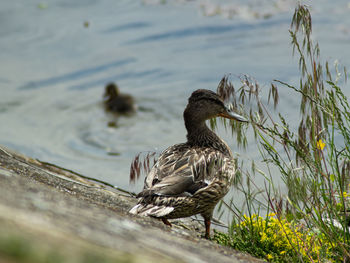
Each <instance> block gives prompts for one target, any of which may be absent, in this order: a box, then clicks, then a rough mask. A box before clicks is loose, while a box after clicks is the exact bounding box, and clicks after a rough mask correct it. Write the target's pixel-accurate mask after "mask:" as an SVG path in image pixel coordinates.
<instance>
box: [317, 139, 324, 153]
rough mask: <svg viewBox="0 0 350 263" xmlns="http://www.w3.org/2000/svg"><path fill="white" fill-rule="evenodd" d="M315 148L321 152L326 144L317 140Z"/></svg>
mask: <svg viewBox="0 0 350 263" xmlns="http://www.w3.org/2000/svg"><path fill="white" fill-rule="evenodd" d="M316 146H317V149H319V150H321V151H322V150H323V148H324V147H325V146H326V144H325V143H324V142H323V141H322V140H321V139H319V140H318V142H317V144H316Z"/></svg>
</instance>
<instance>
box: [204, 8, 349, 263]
mask: <svg viewBox="0 0 350 263" xmlns="http://www.w3.org/2000/svg"><path fill="white" fill-rule="evenodd" d="M289 33H290V36H291V44H292V48H293V54H294V55H296V56H298V57H299V69H300V81H299V85H298V86H293V85H290V84H288V83H284V82H282V81H279V80H275V81H274V82H273V83H272V84H271V88H270V91H269V94H268V98H267V100H268V101H269V103H270V104H272V106H270V105H264V103H263V102H262V100H261V98H260V96H261V94H260V87H259V84H258V83H257V82H256V81H254V80H253V79H251V78H249V77H247V76H244V77H242V79H241V82H242V86H241V88H240V89H239V90H238V91H235V90H234V89H233V88H232V87H233V86H232V84H231V83H229V81H228V79H227V78H224V79H223V80H222V82H221V83H220V85H219V87H221V86H223V87H224V88H225V87H226V88H227V90H230V92H231V93H232V94H231V95H232V97H233V98H234V100H235V101H234V102H233V104H234V105H241V107H242V109H244V110H245V112H249V114H246V116H247V115H248V116H247V117H249V119H250V125H249V128H251V129H252V130H253V131H254V134H255V139H256V142H257V147H258V149H259V152H260V154H261V157H262V160H263V163H262V164H259V165H264V169H261V168H260V167H258V165H257V164H256V163H254V162H252V163H251V168H250V169H247V170H243V169H241V171H240V174H241V175H243V176H241V177H242V178H245V180H242V181H237V184H236V187H237V188H238V190H239V191H240V192H241V193H243V195H244V197H245V202H244V204H243V205H242V206H238V205H237V204H235V203H234V202H233V201H232V202H231V203H230V204H229V205H226V207H227V208H228V210H229V211H231V212H232V213H233V214H234V216H233V220H232V221H233V222H232V224H231V226H230V230H229V233H228V234H223V233H219V232H217V233H216V235H215V238H214V239H215V240H216V241H217V242H219V243H221V244H225V245H229V246H232V247H234V248H236V249H239V250H243V251H246V252H249V253H251V254H253V255H255V256H258V257H261V258H264V259H267V260H269V261H271V262H348V261H349V260H350V233H349V214H350V202H349V196H348V195H349V193H350V105H349V102H348V99H347V98H346V96H345V95H344V93H343V92H342V88H341V85H344V84H345V83H346V80H347V74H346V69H345V68H344V69H342V70H340V69H339V66H338V65H335V69H334V70H330V68H329V64H328V62H326V63H324V66H323V63H321V59H320V48H319V45H318V44H317V43H316V44H315V43H314V42H313V41H312V19H311V15H310V12H309V10H308V8H307V7H306V6H304V5H298V6H297V8H296V10H295V13H294V16H293V18H292V23H291V27H290V30H289ZM341 77H342V78H343V79H341ZM280 88H288V89H290V90H291V92H293V93H294V94H295V96H298V97H300V120H299V125H298V126H297V127H291V125H290V123H292V121H289V120H288V117H289V116H283V115H282V114H280V113H279V112H278V109H279V105H278V104H279V97H278V90H279V89H280ZM218 89H219V88H218ZM221 89H222V87H221ZM284 103H285V102H284ZM252 104H254V105H253V106H254V108H255V109H257V110H253V107H252ZM271 108H274V109H275V112H271V111H270V110H269V109H271ZM294 116H295V114H294ZM211 124H212V125H213V126H215V122H214V123H213V122H212V123H211ZM230 124H231V125H227V123H226V127H230V128H231V129H232V132H233V133H234V134H236V135H237V141H238V142H239V143H241V145H243V146H245V145H246V144H247V139H246V138H245V137H244V135H245V134H246V132H245V129H248V126H242V125H240V124H237V123H230ZM245 162H247V161H245ZM276 171H277V172H276ZM256 176H263V177H264V180H265V182H264V187H263V188H259V187H257V186H256V185H255V183H254V181H255V178H256ZM277 176H280V179H281V180H276V177H277ZM276 181H282V182H283V183H284V186H283V187H284V188H283V189H281V188H280V186H278V185H277V184H276V183H275V182H276ZM271 212H273V213H274V214H275V216H274V217H271V216H269V213H271ZM245 214H247V215H245ZM330 222H332V223H330ZM335 222H336V223H337V224H338V226H336V225H335ZM271 224H272V225H271ZM271 231H272V232H271ZM281 231H282V232H281ZM270 232H271V233H270ZM269 233H270V234H269ZM287 233H288V234H287ZM301 237H303V238H304V239H305V240H306V241H305V242H304V241H301ZM282 244H283V245H282Z"/></svg>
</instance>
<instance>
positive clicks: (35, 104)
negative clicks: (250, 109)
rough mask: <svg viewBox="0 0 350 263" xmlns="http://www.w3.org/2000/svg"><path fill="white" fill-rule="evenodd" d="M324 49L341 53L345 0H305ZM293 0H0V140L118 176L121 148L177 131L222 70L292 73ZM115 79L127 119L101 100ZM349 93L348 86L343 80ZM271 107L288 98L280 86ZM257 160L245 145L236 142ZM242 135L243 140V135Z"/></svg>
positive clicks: (265, 80) (120, 180)
mask: <svg viewBox="0 0 350 263" xmlns="http://www.w3.org/2000/svg"><path fill="white" fill-rule="evenodd" d="M309 2H310V3H311V9H312V15H313V26H314V32H313V36H314V38H315V39H316V40H317V41H319V43H320V47H321V54H322V58H323V59H327V60H329V61H330V62H331V63H333V62H334V61H335V60H336V59H338V60H339V62H340V63H341V64H342V65H344V66H347V67H349V64H350V49H349V46H350V15H349V13H350V4H349V1H345V0H339V1H325V0H324V1H323V0H320V1H317V4H316V1H313V2H311V1H309ZM294 8H295V1H290V0H284V1H283V0H278V1H267V0H266V1H253V0H248V1H238V0H237V1H236V0H235V1H156V0H154V1H138V0H118V1H115V0H75V1H71V0H57V1H49V0H47V1H38V0H36V1H33V0H22V1H1V3H0V50H1V52H0V94H1V95H0V123H1V126H0V127H1V128H0V144H2V145H5V146H8V147H10V148H12V149H15V150H17V151H19V152H21V153H24V154H26V155H29V156H31V157H34V158H38V159H40V160H42V161H47V162H51V163H55V164H57V165H60V166H63V167H65V168H69V169H72V170H74V171H77V172H79V173H82V174H84V175H87V176H90V177H94V178H98V179H101V180H104V181H107V182H109V183H112V184H114V185H117V186H119V187H122V188H125V189H129V190H132V191H139V190H140V189H141V187H142V180H141V182H139V183H137V184H136V185H135V186H132V185H131V186H130V185H129V169H130V163H131V160H132V158H133V157H134V156H135V155H136V154H137V153H139V152H142V151H158V152H159V151H161V150H163V149H165V148H166V147H168V146H170V145H172V144H175V143H179V142H183V141H185V135H186V134H185V133H186V131H185V128H184V126H183V120H182V113H183V109H184V107H185V105H186V103H187V98H188V96H189V95H190V94H191V92H192V91H194V90H195V89H198V88H205V89H211V90H216V87H217V84H218V83H219V81H220V79H221V78H222V76H223V75H224V74H228V73H231V74H232V80H233V82H234V83H236V85H239V78H238V76H240V75H241V74H249V75H251V76H253V77H254V78H255V79H256V80H257V81H258V82H259V83H260V85H261V87H262V88H263V89H268V88H269V85H270V83H271V81H272V80H274V79H279V80H282V81H285V82H288V83H291V84H295V83H298V78H299V74H298V66H297V65H298V64H297V59H296V58H293V57H292V50H291V46H290V38H289V33H288V29H289V26H290V22H291V17H292V14H293V11H294ZM110 81H114V82H116V83H117V84H118V85H119V86H120V89H121V90H122V92H125V93H129V94H131V95H133V96H134V97H135V99H136V102H137V104H138V106H139V107H140V108H141V109H143V110H142V111H139V112H138V113H137V114H136V115H135V116H134V117H132V118H119V119H118V120H117V127H108V125H107V123H108V122H109V121H111V120H113V118H114V117H113V116H110V115H107V114H106V113H105V112H104V111H103V108H102V107H101V101H102V95H103V91H104V86H105V84H106V83H108V82H110ZM345 93H346V94H347V95H350V92H349V90H345ZM280 97H281V98H280V100H281V102H280V103H281V105H283V107H282V109H281V110H282V112H284V113H286V114H287V115H289V116H290V117H291V119H292V120H293V119H295V120H296V119H297V118H298V116H299V111H298V107H299V106H298V105H299V104H298V103H299V98H298V97H296V96H290V91H288V90H287V89H283V88H282V89H281V90H280ZM218 133H219V134H220V136H222V137H223V138H224V139H225V140H226V141H227V143H228V144H229V145H230V146H231V148H232V149H233V152H238V153H239V154H241V155H242V156H243V157H244V158H249V159H252V160H258V158H259V154H258V152H257V151H256V148H254V147H253V146H250V147H248V149H247V150H246V151H244V150H242V149H238V148H237V147H236V145H235V143H234V140H233V139H232V137H231V136H230V133H229V132H225V130H224V129H219V131H218ZM251 142H253V140H251Z"/></svg>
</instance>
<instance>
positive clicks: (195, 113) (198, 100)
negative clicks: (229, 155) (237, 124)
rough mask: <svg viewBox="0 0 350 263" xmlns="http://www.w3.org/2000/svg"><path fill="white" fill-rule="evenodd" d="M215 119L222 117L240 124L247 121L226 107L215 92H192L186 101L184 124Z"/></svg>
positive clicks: (200, 90)
mask: <svg viewBox="0 0 350 263" xmlns="http://www.w3.org/2000/svg"><path fill="white" fill-rule="evenodd" d="M215 117H224V118H228V119H232V120H237V121H241V122H247V121H248V120H247V119H246V118H244V117H243V116H241V115H239V114H237V113H236V112H234V111H233V110H232V109H230V108H229V107H228V106H226V105H225V103H224V101H223V100H222V99H221V98H220V96H219V95H218V94H216V93H215V92H213V91H211V90H206V89H199V90H196V91H194V92H193V93H192V95H191V97H190V98H189V99H188V104H187V107H186V109H185V111H184V118H185V123H187V122H191V123H201V122H205V121H206V120H208V119H211V118H215ZM187 124H189V123H187ZM187 124H186V126H187Z"/></svg>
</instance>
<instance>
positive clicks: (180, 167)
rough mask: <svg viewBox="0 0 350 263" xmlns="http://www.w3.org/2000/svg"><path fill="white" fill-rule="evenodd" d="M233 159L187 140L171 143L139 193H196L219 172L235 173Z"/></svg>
mask: <svg viewBox="0 0 350 263" xmlns="http://www.w3.org/2000/svg"><path fill="white" fill-rule="evenodd" d="M231 159H232V158H228V157H227V156H225V155H224V154H222V153H221V152H218V151H213V150H211V149H209V148H201V147H198V148H196V147H189V146H188V145H186V144H177V145H174V146H172V147H169V148H168V149H167V150H165V151H164V152H163V153H162V154H161V156H160V157H159V159H158V161H157V163H156V164H155V165H154V167H153V168H152V169H151V171H150V173H149V174H148V175H147V177H146V179H145V187H144V190H143V191H142V192H141V193H140V194H139V197H146V196H150V195H164V196H176V195H183V194H194V193H195V192H196V191H197V190H199V189H201V188H203V187H206V186H207V185H208V184H210V183H211V181H212V180H213V178H215V176H217V175H218V173H219V174H222V173H224V172H225V173H231V172H232V173H234V165H233V163H231ZM230 165H231V166H232V167H230ZM231 168H232V169H231Z"/></svg>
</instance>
